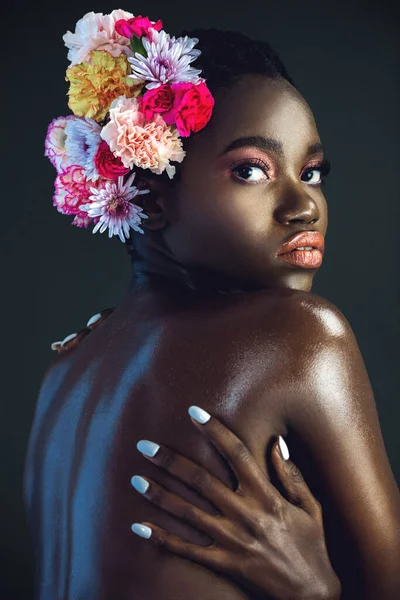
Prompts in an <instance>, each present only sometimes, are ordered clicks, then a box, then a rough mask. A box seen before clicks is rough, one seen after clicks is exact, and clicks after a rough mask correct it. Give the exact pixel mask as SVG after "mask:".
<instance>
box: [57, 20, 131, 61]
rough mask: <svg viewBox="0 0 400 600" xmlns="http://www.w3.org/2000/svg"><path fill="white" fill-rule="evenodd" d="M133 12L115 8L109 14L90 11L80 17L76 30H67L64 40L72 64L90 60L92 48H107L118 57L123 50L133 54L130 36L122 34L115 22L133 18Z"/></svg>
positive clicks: (127, 53) (128, 54)
mask: <svg viewBox="0 0 400 600" xmlns="http://www.w3.org/2000/svg"><path fill="white" fill-rule="evenodd" d="M132 17H133V14H132V13H129V12H126V11H125V10H121V9H118V10H113V11H112V13H111V14H109V15H103V13H94V12H93V11H92V12H88V13H86V15H84V16H83V17H82V19H79V21H78V22H77V24H76V27H75V32H74V33H72V32H71V31H67V33H66V34H65V35H63V40H64V42H65V45H66V46H67V48H69V52H68V59H69V60H70V61H71V66H72V65H77V64H79V63H81V62H83V61H90V56H89V55H90V52H91V51H92V50H106V51H107V52H109V53H110V54H111V55H112V56H114V57H116V56H119V55H120V54H121V52H123V53H124V54H126V56H133V51H132V49H131V46H130V40H129V38H127V37H125V36H121V35H120V34H119V33H118V32H117V31H116V29H115V23H116V22H117V21H119V20H120V19H126V20H128V19H131V18H132Z"/></svg>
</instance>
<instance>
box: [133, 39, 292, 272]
mask: <svg viewBox="0 0 400 600" xmlns="http://www.w3.org/2000/svg"><path fill="white" fill-rule="evenodd" d="M185 35H187V36H188V37H190V38H198V40H199V42H198V43H197V44H196V46H195V48H196V49H198V50H201V55H200V56H199V57H198V58H197V59H196V60H195V61H194V62H193V63H192V65H193V66H194V67H195V68H196V69H201V74H200V77H203V78H204V79H205V80H206V83H207V87H208V88H209V89H210V91H211V93H212V94H213V95H214V94H215V93H216V91H217V90H218V89H219V88H225V89H229V88H230V87H231V86H232V85H234V83H235V82H236V81H237V80H238V79H240V77H241V76H243V75H247V74H260V75H265V77H268V78H269V79H277V78H278V77H283V78H284V79H286V80H287V81H288V82H289V83H290V84H291V85H292V86H293V87H295V88H296V85H295V84H294V82H293V80H292V79H291V77H290V76H289V74H288V72H287V70H286V67H285V65H284V64H283V62H282V61H281V59H280V58H279V56H278V54H277V53H276V52H275V50H274V49H273V48H272V47H271V46H270V44H269V43H268V42H264V41H260V40H253V39H251V38H250V37H248V36H247V35H245V34H244V33H240V32H239V31H223V30H221V29H190V30H183V31H181V32H180V33H179V34H178V35H177V36H176V37H184V36H185ZM296 89H297V88H296ZM182 143H183V146H185V138H183V139H182ZM175 166H176V174H175V176H174V179H173V180H172V181H174V180H176V181H177V180H178V179H179V167H180V165H179V164H177V165H175ZM162 176H166V174H165V173H163V174H162V175H158V177H162ZM166 177H168V176H166ZM140 235H142V234H140V233H137V232H135V231H132V230H131V232H130V238H129V239H128V240H127V242H126V245H127V251H128V254H130V255H131V260H132V262H133V261H134V258H135V243H134V239H133V238H135V239H136V236H140Z"/></svg>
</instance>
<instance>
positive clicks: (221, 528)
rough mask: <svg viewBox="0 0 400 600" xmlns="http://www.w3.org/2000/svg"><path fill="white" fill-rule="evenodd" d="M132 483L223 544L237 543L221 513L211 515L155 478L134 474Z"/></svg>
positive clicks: (142, 492) (180, 517)
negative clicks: (164, 486) (167, 488)
mask: <svg viewBox="0 0 400 600" xmlns="http://www.w3.org/2000/svg"><path fill="white" fill-rule="evenodd" d="M131 483H132V485H133V487H134V488H135V490H137V491H138V492H139V493H140V494H142V496H144V497H145V498H146V499H147V500H149V501H150V502H151V503H152V504H155V505H157V506H159V507H160V508H162V509H163V510H165V511H167V512H169V513H170V514H171V515H174V516H175V517H178V518H179V519H181V520H182V521H186V522H187V523H190V524H191V525H194V526H195V527H196V528H197V529H199V530H200V531H203V532H204V533H206V534H207V535H209V536H210V537H211V538H214V539H215V540H217V541H218V542H219V543H220V544H222V545H223V546H226V545H228V544H229V543H231V544H234V543H235V539H236V537H235V534H234V532H233V531H232V528H231V527H230V526H229V524H228V521H227V520H226V519H225V518H224V517H221V516H219V515H211V514H210V513H208V512H206V511H205V510H202V509H201V508H199V507H197V506H195V505H194V504H191V503H190V502H187V501H186V500H184V499H183V498H181V497H180V496H178V495H177V494H174V493H173V492H170V491H168V490H166V489H165V488H163V487H162V486H161V485H159V484H158V483H157V482H155V481H154V480H153V479H149V478H148V477H146V479H145V478H144V477H141V476H140V475H134V476H133V477H132V479H131Z"/></svg>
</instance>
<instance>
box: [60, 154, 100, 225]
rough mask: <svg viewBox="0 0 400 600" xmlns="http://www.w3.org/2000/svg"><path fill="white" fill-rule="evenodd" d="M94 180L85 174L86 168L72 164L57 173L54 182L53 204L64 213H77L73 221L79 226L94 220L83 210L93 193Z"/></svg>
mask: <svg viewBox="0 0 400 600" xmlns="http://www.w3.org/2000/svg"><path fill="white" fill-rule="evenodd" d="M91 184H92V182H91V181H89V179H87V177H86V176H85V169H83V168H82V167H80V166H79V165H71V166H69V167H67V168H66V169H65V170H64V171H62V172H61V173H60V174H59V175H57V177H56V180H55V182H54V187H55V191H54V196H53V205H54V206H55V207H56V208H57V210H58V212H60V213H62V214H64V215H76V218H75V219H74V221H73V224H74V225H78V227H87V226H88V225H89V223H90V222H91V221H92V219H91V218H89V216H88V214H87V213H86V212H83V211H82V210H81V207H82V205H83V204H84V203H85V202H87V200H88V199H89V197H90V195H91V193H92V192H91Z"/></svg>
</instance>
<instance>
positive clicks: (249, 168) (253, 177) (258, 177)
mask: <svg viewBox="0 0 400 600" xmlns="http://www.w3.org/2000/svg"><path fill="white" fill-rule="evenodd" d="M232 172H233V173H235V174H237V177H239V179H244V180H246V181H251V182H255V183H256V182H258V181H263V180H265V179H267V177H265V171H264V169H263V168H262V167H256V166H255V165H242V166H240V167H236V168H235V169H233V171H232Z"/></svg>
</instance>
